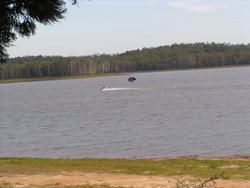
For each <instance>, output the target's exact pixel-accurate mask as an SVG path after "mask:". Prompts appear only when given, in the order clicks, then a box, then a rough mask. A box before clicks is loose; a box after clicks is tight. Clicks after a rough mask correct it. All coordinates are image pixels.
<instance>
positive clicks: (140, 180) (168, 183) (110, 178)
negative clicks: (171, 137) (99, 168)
mask: <svg viewBox="0 0 250 188" xmlns="http://www.w3.org/2000/svg"><path fill="white" fill-rule="evenodd" d="M181 178H182V179H180V177H162V176H144V175H124V174H110V173H80V172H73V173H72V172H71V173H69V172H61V173H57V174H36V175H21V174H20V175H5V174H0V183H2V184H3V183H10V184H13V185H16V184H18V185H19V186H22V185H23V186H26V185H48V184H61V185H86V184H89V185H103V184H105V185H111V186H122V187H135V188H163V187H164V188H165V187H176V183H177V180H181V181H190V182H191V181H193V178H191V177H181ZM183 178H184V179H183ZM199 181H200V180H199ZM216 186H217V187H224V188H239V187H240V188H249V187H250V181H249V180H216Z"/></svg>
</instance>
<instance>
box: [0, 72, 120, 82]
mask: <svg viewBox="0 0 250 188" xmlns="http://www.w3.org/2000/svg"><path fill="white" fill-rule="evenodd" d="M123 74H125V73H112V74H93V75H81V76H60V77H37V78H19V79H7V80H0V84H1V83H13V82H34V81H48V80H67V79H81V78H93V77H105V76H120V75H123Z"/></svg>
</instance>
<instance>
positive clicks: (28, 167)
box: [0, 158, 250, 180]
mask: <svg viewBox="0 0 250 188" xmlns="http://www.w3.org/2000/svg"><path fill="white" fill-rule="evenodd" d="M62 171H65V172H75V171H77V172H97V173H119V174H133V175H157V176H174V175H180V174H182V175H190V176H193V177H201V178H208V177H211V176H215V175H219V174H224V177H226V178H229V179H244V180H250V160H226V159H220V160H209V159H204V160H199V159H161V160H154V159H138V160H129V159H91V158H84V159H42V158H0V174H8V175H12V174H48V173H58V172H62Z"/></svg>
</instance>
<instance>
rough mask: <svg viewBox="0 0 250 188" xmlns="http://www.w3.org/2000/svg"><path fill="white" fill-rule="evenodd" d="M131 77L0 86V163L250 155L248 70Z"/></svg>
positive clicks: (201, 71) (185, 71)
mask: <svg viewBox="0 0 250 188" xmlns="http://www.w3.org/2000/svg"><path fill="white" fill-rule="evenodd" d="M132 76H135V77H136V78H137V80H136V81H135V82H132V83H131V82H128V81H127V79H128V75H124V76H114V77H103V78H86V79H73V80H57V81H39V82H26V83H11V84H0V157H9V156H12V157H14V156H15V157H49V158H82V157H94V158H102V157H104V158H162V157H167V158H168V157H171V158H175V157H183V156H199V157H226V156H236V155H240V156H242V155H244V156H250V67H241V68H221V69H204V70H184V71H168V72H152V73H136V74H133V75H132ZM102 86H107V87H108V88H110V89H107V90H108V91H101V90H100V88H101V87H102Z"/></svg>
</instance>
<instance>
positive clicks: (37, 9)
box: [0, 0, 77, 63]
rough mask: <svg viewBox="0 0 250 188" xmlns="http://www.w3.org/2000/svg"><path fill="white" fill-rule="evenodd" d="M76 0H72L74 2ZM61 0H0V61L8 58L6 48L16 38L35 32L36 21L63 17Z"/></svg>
mask: <svg viewBox="0 0 250 188" xmlns="http://www.w3.org/2000/svg"><path fill="white" fill-rule="evenodd" d="M76 3H77V0H72V4H76ZM65 12H66V8H65V2H64V1H63V0H3V1H0V63H3V62H5V61H6V59H7V58H8V53H7V50H6V48H7V47H9V46H10V45H11V44H12V42H13V41H14V40H15V39H16V38H17V35H20V36H22V37H24V36H27V37H28V36H31V35H33V34H35V31H36V23H41V24H45V25H47V24H52V23H54V22H58V21H59V20H60V19H62V18H64V13H65Z"/></svg>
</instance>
